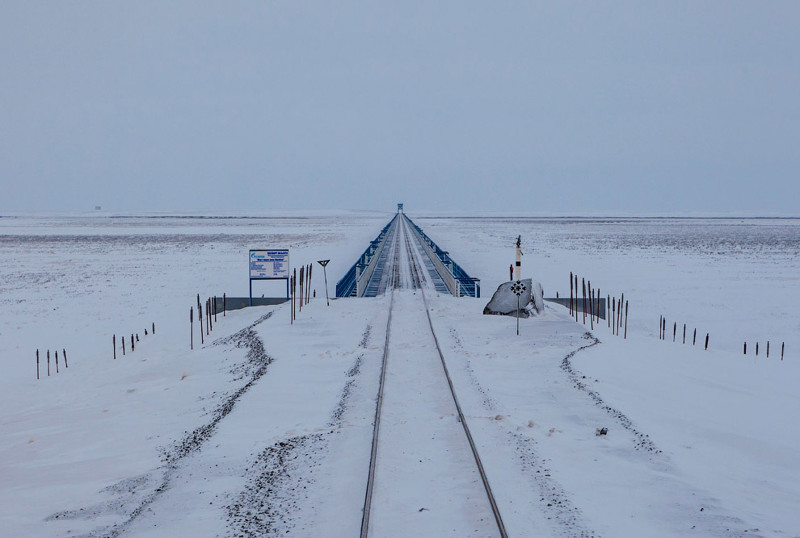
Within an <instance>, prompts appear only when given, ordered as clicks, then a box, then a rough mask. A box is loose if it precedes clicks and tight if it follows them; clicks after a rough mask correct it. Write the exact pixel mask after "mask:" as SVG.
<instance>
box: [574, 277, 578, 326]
mask: <svg viewBox="0 0 800 538" xmlns="http://www.w3.org/2000/svg"><path fill="white" fill-rule="evenodd" d="M575 323H578V275H575Z"/></svg>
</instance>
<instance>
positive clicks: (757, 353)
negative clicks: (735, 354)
mask: <svg viewBox="0 0 800 538" xmlns="http://www.w3.org/2000/svg"><path fill="white" fill-rule="evenodd" d="M756 357H758V342H756Z"/></svg>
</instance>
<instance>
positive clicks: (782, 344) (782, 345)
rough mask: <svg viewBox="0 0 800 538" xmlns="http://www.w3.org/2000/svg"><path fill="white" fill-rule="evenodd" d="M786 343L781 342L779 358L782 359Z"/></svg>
mask: <svg viewBox="0 0 800 538" xmlns="http://www.w3.org/2000/svg"><path fill="white" fill-rule="evenodd" d="M785 345H786V342H781V360H783V348H784V346H785Z"/></svg>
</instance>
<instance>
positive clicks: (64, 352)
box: [36, 348, 69, 379]
mask: <svg viewBox="0 0 800 538" xmlns="http://www.w3.org/2000/svg"><path fill="white" fill-rule="evenodd" d="M61 356H62V357H64V368H69V363H68V362H67V350H66V349H63V348H62V349H61ZM55 359H56V373H58V372H59V370H58V350H56V352H55ZM47 377H50V350H49V349H48V350H47ZM36 379H39V350H38V349H37V350H36Z"/></svg>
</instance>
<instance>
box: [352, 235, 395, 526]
mask: <svg viewBox="0 0 800 538" xmlns="http://www.w3.org/2000/svg"><path fill="white" fill-rule="evenodd" d="M395 237H396V234H395ZM397 242H398V240H397V238H395V240H394V242H393V248H394V259H393V261H392V275H391V282H392V286H391V287H392V294H391V298H390V300H389V318H388V319H387V321H386V339H385V341H384V344H383V357H382V358H381V377H380V382H379V383H378V396H377V401H376V403H375V420H374V423H373V426H372V450H371V452H370V456H369V472H368V474H367V491H366V493H365V494H364V511H363V513H362V515H361V535H360V536H361V538H367V536H368V534H369V516H370V511H371V509H372V492H373V490H374V486H375V466H376V463H377V460H378V435H379V433H380V429H381V412H382V410H383V387H384V385H385V383H386V363H387V361H388V358H389V335H390V334H391V327H392V311H393V310H394V289H395V288H396V287H397V274H398V271H397V265H398V259H397V258H398V251H399V249H398V247H397Z"/></svg>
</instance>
